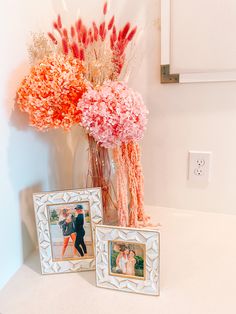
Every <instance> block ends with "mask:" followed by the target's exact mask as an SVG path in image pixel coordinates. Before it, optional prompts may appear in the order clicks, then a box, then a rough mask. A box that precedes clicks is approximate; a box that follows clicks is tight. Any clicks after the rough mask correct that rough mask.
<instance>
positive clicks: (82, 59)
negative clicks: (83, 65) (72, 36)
mask: <svg viewBox="0 0 236 314" xmlns="http://www.w3.org/2000/svg"><path fill="white" fill-rule="evenodd" d="M79 58H80V60H81V61H84V60H85V55H84V49H83V48H80V49H79Z"/></svg>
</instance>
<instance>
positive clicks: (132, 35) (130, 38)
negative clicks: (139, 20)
mask: <svg viewBox="0 0 236 314" xmlns="http://www.w3.org/2000/svg"><path fill="white" fill-rule="evenodd" d="M136 32H137V26H135V27H134V28H133V29H132V30H131V31H130V33H129V35H128V37H127V40H128V41H131V40H132V39H133V38H134V35H135V34H136Z"/></svg>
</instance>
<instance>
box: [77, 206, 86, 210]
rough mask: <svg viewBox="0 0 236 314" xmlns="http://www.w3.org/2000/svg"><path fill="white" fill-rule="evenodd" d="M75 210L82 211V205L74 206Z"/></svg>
mask: <svg viewBox="0 0 236 314" xmlns="http://www.w3.org/2000/svg"><path fill="white" fill-rule="evenodd" d="M75 209H76V210H78V209H84V207H83V205H76V206H75Z"/></svg>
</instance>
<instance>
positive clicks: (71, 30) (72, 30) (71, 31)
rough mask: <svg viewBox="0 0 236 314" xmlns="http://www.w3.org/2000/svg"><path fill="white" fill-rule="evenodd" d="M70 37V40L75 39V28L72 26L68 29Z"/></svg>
mask: <svg viewBox="0 0 236 314" xmlns="http://www.w3.org/2000/svg"><path fill="white" fill-rule="evenodd" d="M70 35H71V37H72V38H74V37H75V28H74V26H71V28H70Z"/></svg>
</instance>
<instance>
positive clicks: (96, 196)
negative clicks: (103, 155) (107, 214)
mask: <svg viewBox="0 0 236 314" xmlns="http://www.w3.org/2000/svg"><path fill="white" fill-rule="evenodd" d="M33 199H34V209H35V218H36V227H37V234H38V244H39V253H40V261H41V270H42V274H54V273H67V272H77V271H85V270H94V269H95V257H94V258H89V259H85V258H83V259H78V260H67V261H53V258H52V249H51V238H50V237H51V236H50V230H49V217H48V209H47V206H48V205H56V204H68V203H75V202H89V207H90V217H91V226H92V237H93V244H94V246H95V243H94V242H95V226H96V225H97V224H101V223H102V221H103V210H102V198H101V189H100V188H91V189H77V190H66V191H57V192H46V193H35V194H34V195H33Z"/></svg>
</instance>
